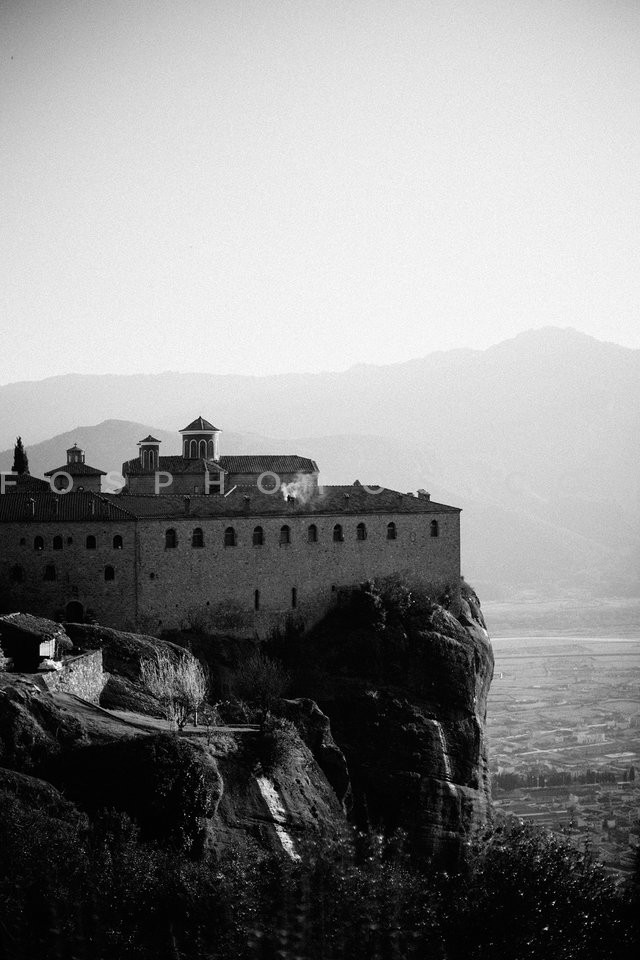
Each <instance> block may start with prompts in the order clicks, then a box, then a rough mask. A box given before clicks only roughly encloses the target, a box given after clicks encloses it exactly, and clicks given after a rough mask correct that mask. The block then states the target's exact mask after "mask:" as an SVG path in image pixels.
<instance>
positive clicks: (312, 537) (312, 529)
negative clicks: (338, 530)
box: [307, 523, 318, 543]
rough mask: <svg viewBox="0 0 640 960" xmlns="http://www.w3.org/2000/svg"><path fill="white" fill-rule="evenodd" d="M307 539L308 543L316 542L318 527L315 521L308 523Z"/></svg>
mask: <svg viewBox="0 0 640 960" xmlns="http://www.w3.org/2000/svg"><path fill="white" fill-rule="evenodd" d="M307 540H308V541H309V543H317V542H318V528H317V527H316V525H315V523H310V524H309V529H308V531H307Z"/></svg>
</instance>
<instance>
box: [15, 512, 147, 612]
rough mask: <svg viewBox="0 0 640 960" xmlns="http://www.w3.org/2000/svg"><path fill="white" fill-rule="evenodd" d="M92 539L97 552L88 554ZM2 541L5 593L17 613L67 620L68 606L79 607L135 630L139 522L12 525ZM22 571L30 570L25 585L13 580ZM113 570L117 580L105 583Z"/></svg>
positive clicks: (24, 581)
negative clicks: (49, 571)
mask: <svg viewBox="0 0 640 960" xmlns="http://www.w3.org/2000/svg"><path fill="white" fill-rule="evenodd" d="M69 496H73V494H69ZM88 536H93V537H95V538H96V548H95V549H93V550H91V549H87V546H86V542H87V537H88ZM116 536H120V537H122V549H114V546H113V542H114V537H116ZM0 537H1V547H2V549H1V552H0V593H1V595H2V597H3V598H5V597H7V598H10V605H11V607H12V609H16V610H25V611H28V612H29V613H33V614H36V615H39V616H43V617H49V618H51V619H53V620H65V619H70V617H68V616H67V604H69V603H70V602H77V603H80V604H82V608H83V612H84V615H85V616H86V615H89V616H94V617H95V618H96V619H97V620H99V621H100V622H102V623H108V624H114V625H118V626H120V627H123V628H125V627H133V626H134V625H135V621H136V604H135V592H136V577H135V556H136V543H135V541H136V524H135V522H133V521H132V522H118V521H112V522H107V521H97V522H77V523H74V522H67V523H55V522H53V523H37V522H36V523H30V522H26V523H25V522H23V523H6V524H2V527H1V528H0ZM37 537H41V538H42V540H43V542H44V547H43V549H41V550H36V549H34V543H35V541H36V538H37ZM54 537H62V549H57V550H54V549H53V543H54ZM16 566H19V567H21V568H22V570H23V571H24V580H23V582H22V583H16V582H15V581H14V580H12V577H11V571H12V570H13V568H14V567H16ZM49 566H53V567H55V575H56V579H55V580H45V571H46V568H47V567H49ZM108 566H110V567H113V571H114V579H113V580H105V569H106V567H108Z"/></svg>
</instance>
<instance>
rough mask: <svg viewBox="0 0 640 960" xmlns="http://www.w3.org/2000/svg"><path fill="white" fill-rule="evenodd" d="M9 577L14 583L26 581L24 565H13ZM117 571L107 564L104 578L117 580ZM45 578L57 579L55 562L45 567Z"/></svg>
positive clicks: (43, 577) (43, 576)
mask: <svg viewBox="0 0 640 960" xmlns="http://www.w3.org/2000/svg"><path fill="white" fill-rule="evenodd" d="M9 577H10V579H11V581H12V582H13V583H24V581H25V572H24V567H21V566H20V564H16V565H15V567H12V568H11V570H10V572H9ZM115 578H116V571H115V569H114V568H113V567H111V566H106V567H105V568H104V579H105V580H115ZM42 579H43V580H57V579H58V571H57V570H56V566H55V564H54V563H48V564H47V565H46V567H45V568H44V572H43V575H42Z"/></svg>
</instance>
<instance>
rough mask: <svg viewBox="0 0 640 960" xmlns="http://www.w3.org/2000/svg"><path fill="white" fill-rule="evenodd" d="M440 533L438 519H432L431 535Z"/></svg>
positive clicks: (435, 535)
mask: <svg viewBox="0 0 640 960" xmlns="http://www.w3.org/2000/svg"><path fill="white" fill-rule="evenodd" d="M439 533H440V530H439V529H438V521H437V520H432V521H431V536H432V537H437V536H438V534H439Z"/></svg>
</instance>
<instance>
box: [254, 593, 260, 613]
mask: <svg viewBox="0 0 640 960" xmlns="http://www.w3.org/2000/svg"><path fill="white" fill-rule="evenodd" d="M253 609H254V610H259V609H260V591H259V590H254V592H253Z"/></svg>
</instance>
